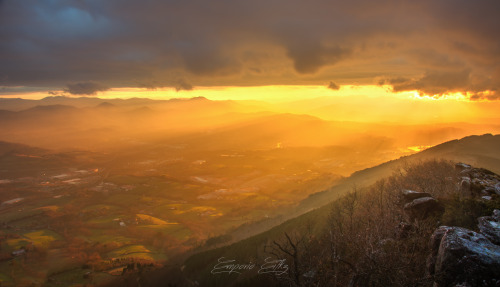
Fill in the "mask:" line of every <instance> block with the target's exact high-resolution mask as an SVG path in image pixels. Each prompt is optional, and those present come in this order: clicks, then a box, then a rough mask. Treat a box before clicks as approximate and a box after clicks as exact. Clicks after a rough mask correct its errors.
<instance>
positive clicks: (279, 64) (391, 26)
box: [0, 0, 500, 95]
mask: <svg viewBox="0 0 500 287" xmlns="http://www.w3.org/2000/svg"><path fill="white" fill-rule="evenodd" d="M0 3H1V5H0V78H1V79H2V82H1V83H0V84H1V85H3V86H39V87H40V86H47V87H49V86H50V87H54V86H60V87H63V86H65V85H66V83H75V82H76V83H86V82H91V81H93V80H94V79H99V81H100V82H101V83H102V84H103V85H105V86H108V87H126V86H141V85H143V84H138V83H159V84H152V85H149V84H144V85H145V86H152V87H157V86H169V87H173V88H176V87H183V86H182V85H179V83H178V82H177V80H176V79H189V84H190V85H191V84H194V85H266V84H297V83H308V84H322V83H324V82H325V79H328V78H335V79H336V81H339V82H341V83H342V84H349V83H361V84H371V83H374V81H376V79H380V78H384V79H392V80H390V81H386V83H387V84H390V85H393V86H394V89H395V90H405V89H410V88H412V89H418V90H419V91H421V92H422V93H437V94H442V93H446V92H448V91H468V92H471V93H479V94H481V93H482V94H483V95H485V93H484V91H486V90H490V91H491V90H496V89H498V88H499V86H500V73H499V72H498V71H499V70H500V49H499V47H500V38H499V37H498V35H500V20H499V17H497V13H498V11H500V1H497V0H489V1H485V0H479V1H466V0H453V1H452V0H443V1H431V0H422V1H396V0H381V1H376V2H375V1H369V0H354V1H349V2H347V1H327V0H318V1H314V2H305V1H300V0H287V1H285V0H277V1H264V0H254V1H225V0H215V1H202V0H193V1H174V0H170V1H152V0H149V1H141V2H140V3H138V2H137V1H131V0H120V1H118V0H109V1H98V0H87V1H78V0H64V1H63V0H52V1H35V0H26V1H15V0H4V1H1V2H0ZM255 71H259V72H258V73H256V72H255ZM396 78H406V79H408V80H405V81H403V82H394V79H396ZM391 81H393V82H392V83H391ZM183 89H184V88H183ZM479 94H478V95H479Z"/></svg>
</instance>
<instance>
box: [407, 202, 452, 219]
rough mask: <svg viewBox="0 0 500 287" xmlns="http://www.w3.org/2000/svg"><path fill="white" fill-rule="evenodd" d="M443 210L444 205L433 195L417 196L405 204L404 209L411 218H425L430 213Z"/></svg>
mask: <svg viewBox="0 0 500 287" xmlns="http://www.w3.org/2000/svg"><path fill="white" fill-rule="evenodd" d="M443 210H444V209H443V207H442V206H441V205H440V204H439V203H438V201H437V200H436V199H434V198H432V197H421V198H417V199H414V200H413V201H412V202H410V203H407V204H405V206H404V211H405V212H406V214H407V215H408V216H409V217H410V219H411V220H414V219H425V218H427V217H429V216H430V215H432V214H437V213H440V212H442V211H443Z"/></svg>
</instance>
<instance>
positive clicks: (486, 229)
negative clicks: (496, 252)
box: [477, 209, 500, 245]
mask: <svg viewBox="0 0 500 287" xmlns="http://www.w3.org/2000/svg"><path fill="white" fill-rule="evenodd" d="M477 221H478V224H477V226H478V227H479V230H480V232H481V233H482V234H483V235H484V236H485V237H486V238H488V240H490V241H491V242H493V243H494V244H496V245H500V211H499V210H498V209H495V211H493V216H483V217H479V218H478V219H477Z"/></svg>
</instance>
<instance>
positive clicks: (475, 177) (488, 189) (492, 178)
mask: <svg viewBox="0 0 500 287" xmlns="http://www.w3.org/2000/svg"><path fill="white" fill-rule="evenodd" d="M455 169H456V170H457V171H459V173H460V176H461V177H460V178H461V180H460V183H459V190H460V191H462V192H464V193H467V194H470V195H472V196H492V195H500V176H498V175H497V174H495V173H493V172H491V171H489V170H487V169H484V168H473V167H471V166H470V165H468V164H464V163H457V164H456V165H455Z"/></svg>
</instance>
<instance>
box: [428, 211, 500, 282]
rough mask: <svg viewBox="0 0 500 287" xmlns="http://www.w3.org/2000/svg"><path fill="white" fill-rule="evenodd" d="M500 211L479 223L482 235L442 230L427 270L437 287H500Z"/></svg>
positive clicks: (433, 243) (434, 239) (437, 234)
mask: <svg viewBox="0 0 500 287" xmlns="http://www.w3.org/2000/svg"><path fill="white" fill-rule="evenodd" d="M499 219H500V211H499V210H495V211H494V214H493V216H485V217H481V218H479V219H478V221H479V224H478V226H479V229H480V230H481V233H477V232H474V231H472V230H469V229H466V228H461V227H449V226H441V227H439V228H437V229H436V230H435V231H434V233H433V235H432V237H431V241H430V245H431V250H432V251H431V255H430V256H429V258H428V260H427V270H428V272H429V274H430V275H433V276H434V281H435V283H436V284H435V286H499V285H500V246H499V245H498V243H499V239H500V236H499V233H500V229H499V227H500V223H499Z"/></svg>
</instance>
